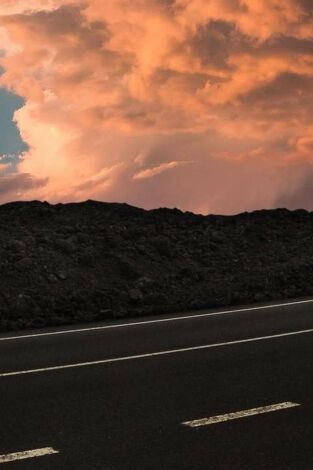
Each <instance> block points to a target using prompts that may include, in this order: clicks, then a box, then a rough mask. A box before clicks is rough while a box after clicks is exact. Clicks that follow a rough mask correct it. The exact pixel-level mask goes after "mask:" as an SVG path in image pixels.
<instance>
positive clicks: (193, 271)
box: [0, 201, 313, 330]
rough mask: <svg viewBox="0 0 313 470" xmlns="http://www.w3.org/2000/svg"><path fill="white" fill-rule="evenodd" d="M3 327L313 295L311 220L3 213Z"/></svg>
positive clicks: (304, 215) (90, 209)
mask: <svg viewBox="0 0 313 470" xmlns="http://www.w3.org/2000/svg"><path fill="white" fill-rule="evenodd" d="M0 281H1V284H0V329H1V330H8V329H13V328H14V329H18V328H25V327H40V326H45V325H58V324H65V323H74V322H86V321H93V320H104V319H111V318H117V317H128V316H139V315H146V314H149V315H150V314H151V315H152V314H158V313H164V312H172V313H173V312H178V311H187V310H194V309H201V308H207V307H215V306H226V305H234V304H238V303H240V304H243V303H248V302H255V301H264V300H270V299H282V298H284V299H286V298H291V297H299V296H308V295H313V213H309V212H306V211H304V210H298V211H294V212H290V211H288V210H286V209H278V210H272V211H257V212H254V213H244V214H240V215H237V216H231V217H225V216H207V217H205V216H200V215H194V214H191V213H183V212H181V211H179V210H177V209H174V210H170V209H158V210H152V211H144V210H142V209H138V208H135V207H131V206H128V205H126V204H109V203H100V202H95V201H86V202H84V203H79V204H57V205H54V206H53V205H50V204H48V203H41V202H38V201H34V202H16V203H10V204H5V205H2V206H0Z"/></svg>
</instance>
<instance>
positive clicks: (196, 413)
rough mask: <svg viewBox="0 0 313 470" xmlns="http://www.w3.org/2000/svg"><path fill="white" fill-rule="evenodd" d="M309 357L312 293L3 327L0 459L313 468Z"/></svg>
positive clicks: (137, 468)
mask: <svg viewBox="0 0 313 470" xmlns="http://www.w3.org/2000/svg"><path fill="white" fill-rule="evenodd" d="M312 366H313V300H305V301H301V302H298V301H295V302H286V303H282V304H278V303H276V304H272V305H259V306H250V307H245V308H243V309H239V308H235V309H229V310H225V309H219V310H218V309H216V310H212V311H207V312H201V313H200V314H196V315H181V316H179V317H177V316H176V317H171V316H168V317H166V316H163V317H153V318H151V319H142V320H137V321H136V320H132V321H128V322H123V321H120V322H115V323H112V324H102V325H101V324H97V325H86V326H80V327H75V328H73V327H67V328H60V329H46V330H40V331H28V332H22V333H18V334H13V335H12V334H5V335H1V336H0V397H1V398H0V399H1V402H0V403H1V415H0V416H1V436H0V437H1V439H0V454H1V456H0V468H1V466H3V468H4V469H5V468H7V469H8V470H10V469H15V468H16V469H22V470H30V469H31V470H36V469H40V470H46V469H47V470H48V469H51V470H52V469H53V470H69V469H71V470H72V469H75V470H93V469H99V470H100V469H101V470H175V469H179V470H200V469H201V470H220V469H227V470H228V469H232V470H233V469H236V470H237V469H238V470H239V469H240V470H245V469H249V470H254V469H257V470H258V469H275V470H282V469H288V470H293V469H301V470H312V468H313V446H312V435H313V380H312V379H313V370H312ZM199 420H200V425H199Z"/></svg>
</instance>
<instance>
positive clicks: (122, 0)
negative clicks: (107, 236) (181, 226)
mask: <svg viewBox="0 0 313 470" xmlns="http://www.w3.org/2000/svg"><path fill="white" fill-rule="evenodd" d="M0 67H1V70H2V74H1V75H0V203H4V202H8V201H13V200H31V199H39V200H47V201H49V202H52V203H56V202H70V201H82V200H86V199H97V200H102V201H118V202H127V203H129V204H133V205H136V206H140V207H145V208H155V207H160V206H162V207H163V206H167V207H178V208H180V209H182V210H190V211H193V212H198V213H204V214H207V213H220V214H234V213H238V212H242V211H251V210H255V209H262V208H275V207H288V208H290V209H296V208H305V209H308V210H313V189H312V188H313V185H312V182H313V5H312V0H284V1H281V0H267V1H264V0H132V1H129V0H107V1H105V2H104V1H102V0H1V3H0Z"/></svg>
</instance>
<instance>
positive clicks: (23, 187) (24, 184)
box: [0, 165, 48, 202]
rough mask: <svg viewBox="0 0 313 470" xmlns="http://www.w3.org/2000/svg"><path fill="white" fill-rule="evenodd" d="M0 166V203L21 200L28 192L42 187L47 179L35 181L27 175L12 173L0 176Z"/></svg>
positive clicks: (0, 167)
mask: <svg viewBox="0 0 313 470" xmlns="http://www.w3.org/2000/svg"><path fill="white" fill-rule="evenodd" d="M2 167H3V165H1V166H0V201H1V202H7V201H10V200H11V199H12V198H13V199H15V200H17V199H22V198H23V197H24V195H25V194H26V193H28V191H29V190H33V189H36V188H41V187H44V186H45V185H46V184H47V182H48V181H47V179H42V180H35V179H34V178H33V177H32V176H31V175H29V174H27V173H18V174H16V173H12V174H8V175H4V176H2V174H1V169H2Z"/></svg>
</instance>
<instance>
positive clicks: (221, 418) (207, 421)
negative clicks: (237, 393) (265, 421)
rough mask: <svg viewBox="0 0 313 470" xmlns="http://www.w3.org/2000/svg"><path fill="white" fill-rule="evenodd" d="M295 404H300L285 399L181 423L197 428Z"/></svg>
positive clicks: (269, 411) (290, 406)
mask: <svg viewBox="0 0 313 470" xmlns="http://www.w3.org/2000/svg"><path fill="white" fill-rule="evenodd" d="M295 406H300V404H299V403H292V402H290V401H286V402H284V403H277V404H276V405H269V406H261V407H260V408H251V409H250V410H243V411H236V412H235V413H227V414H225V415H217V416H212V417H211V418H202V419H196V420H194V421H185V422H184V423H182V424H183V425H184V426H188V427H190V428H198V427H200V426H209V425H210V424H217V423H222V422H224V421H230V420H233V419H240V418H247V417H248V416H254V415H261V414H264V413H271V412H273V411H280V410H285V409H286V408H294V407H295Z"/></svg>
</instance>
